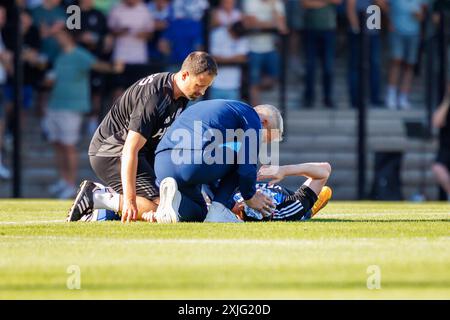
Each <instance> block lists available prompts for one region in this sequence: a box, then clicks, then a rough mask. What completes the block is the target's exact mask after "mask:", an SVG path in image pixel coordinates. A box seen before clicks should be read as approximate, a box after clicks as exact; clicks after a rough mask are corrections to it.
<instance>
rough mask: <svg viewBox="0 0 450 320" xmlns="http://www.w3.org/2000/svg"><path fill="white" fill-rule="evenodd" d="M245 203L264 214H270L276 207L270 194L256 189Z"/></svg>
mask: <svg viewBox="0 0 450 320" xmlns="http://www.w3.org/2000/svg"><path fill="white" fill-rule="evenodd" d="M245 203H246V204H247V205H248V206H249V207H250V208H252V209H255V210H257V211H259V212H261V213H262V214H263V215H264V216H266V217H267V216H270V215H271V214H272V212H273V209H275V205H274V204H273V202H272V199H270V198H269V197H268V196H266V195H265V194H263V193H262V191H261V190H256V193H255V195H254V196H253V197H252V198H251V199H249V200H246V201H245Z"/></svg>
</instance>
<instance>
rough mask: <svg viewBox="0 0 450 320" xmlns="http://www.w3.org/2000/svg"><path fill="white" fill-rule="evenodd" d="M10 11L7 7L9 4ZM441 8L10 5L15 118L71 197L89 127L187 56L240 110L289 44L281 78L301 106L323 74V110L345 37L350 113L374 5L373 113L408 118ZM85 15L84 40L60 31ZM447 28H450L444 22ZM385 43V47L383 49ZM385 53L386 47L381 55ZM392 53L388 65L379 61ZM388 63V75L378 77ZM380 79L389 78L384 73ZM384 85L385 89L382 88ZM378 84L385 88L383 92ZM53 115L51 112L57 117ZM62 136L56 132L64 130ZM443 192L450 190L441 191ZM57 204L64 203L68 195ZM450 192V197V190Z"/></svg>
mask: <svg viewBox="0 0 450 320" xmlns="http://www.w3.org/2000/svg"><path fill="white" fill-rule="evenodd" d="M11 2H12V1H11ZM449 2H450V1H447V0H436V1H435V0H211V1H207V0H146V1H144V0H75V1H74V0H16V3H18V4H19V5H20V6H21V7H22V8H23V11H22V12H21V16H20V23H21V28H22V34H23V52H22V58H23V62H24V86H23V107H24V111H23V119H22V121H23V122H24V123H26V118H27V113H28V112H29V110H31V109H33V110H34V111H35V112H36V113H37V114H38V115H39V116H40V117H41V118H42V120H43V121H42V130H43V133H44V134H45V136H46V138H47V139H48V140H49V141H51V142H53V143H54V145H55V151H56V154H57V156H58V157H59V159H60V160H61V161H60V163H61V165H60V166H61V168H60V172H61V175H62V179H61V181H59V182H58V183H59V186H58V183H57V184H56V185H55V188H54V190H59V189H61V185H62V184H63V183H65V184H66V185H70V186H74V185H75V179H76V177H75V176H76V166H77V164H76V156H75V153H76V151H75V146H76V144H77V143H78V140H79V136H80V127H81V123H82V122H83V119H84V118H87V121H86V123H87V126H86V127H87V132H89V133H90V134H92V133H93V132H94V130H95V129H96V127H97V125H98V121H99V120H100V119H101V117H102V115H103V114H104V112H106V111H107V110H105V107H104V106H105V105H106V106H109V105H110V103H111V101H113V100H114V99H115V98H116V97H118V96H119V95H120V94H121V93H122V92H123V91H124V90H125V89H126V88H127V87H128V86H129V85H130V84H132V83H133V82H135V81H136V80H137V79H139V78H140V77H142V76H145V75H146V74H148V73H153V72H159V71H175V70H177V69H178V68H179V67H180V64H181V62H182V61H183V60H184V58H185V57H186V56H187V55H188V54H189V53H190V52H192V51H195V50H208V51H209V52H210V53H211V54H212V55H213V56H214V57H215V58H216V59H217V62H218V63H219V65H220V72H219V76H218V77H217V79H216V81H215V82H214V84H213V86H212V88H211V89H210V90H209V96H208V97H209V98H226V99H244V100H247V101H249V102H250V103H251V104H253V105H256V104H258V103H260V102H261V101H260V100H261V98H260V97H261V95H260V93H261V91H263V90H268V89H271V88H273V87H274V86H275V85H276V84H277V81H278V79H279V77H280V72H281V70H280V58H281V56H280V46H281V45H283V44H286V43H285V42H281V39H282V37H280V36H285V37H284V38H285V39H286V38H287V39H288V42H287V43H288V44H289V50H288V51H289V56H290V57H289V58H288V68H287V69H288V72H296V71H298V72H299V73H301V75H302V78H303V81H299V82H300V83H301V85H302V102H301V103H299V107H302V108H312V107H314V106H317V105H318V102H317V101H316V100H317V94H316V92H315V88H316V82H317V78H318V77H317V76H316V74H317V69H319V68H320V69H321V88H322V94H321V96H322V99H323V100H322V101H320V105H322V106H325V107H327V108H335V107H336V100H335V97H334V92H333V91H334V90H333V89H334V87H335V72H336V66H335V64H336V63H335V60H336V59H335V58H336V55H337V52H336V51H337V47H338V34H345V37H344V38H345V39H346V40H345V41H346V43H345V46H344V48H345V51H346V55H347V57H348V63H346V65H347V82H348V86H347V87H348V95H349V101H350V104H351V107H355V108H356V107H357V105H358V92H359V91H360V84H361V79H360V74H359V66H358V61H359V58H358V56H359V54H360V37H359V35H360V33H361V31H362V30H361V26H363V27H364V26H365V24H364V23H362V21H361V17H369V14H367V12H366V11H367V8H368V7H369V6H371V5H377V6H378V7H379V8H380V9H381V13H382V25H381V29H372V30H368V29H367V30H364V31H365V32H366V33H367V45H368V50H367V54H368V56H367V59H368V67H369V72H368V75H369V91H368V99H369V100H370V101H369V102H370V105H372V106H378V107H383V106H385V107H386V108H389V109H393V110H395V109H409V108H411V103H410V98H409V96H410V92H411V91H412V90H413V88H412V83H413V77H414V68H415V66H416V64H417V63H418V61H419V57H420V48H421V39H423V34H424V33H423V30H424V21H425V17H426V15H427V14H429V15H430V16H432V17H433V19H432V22H433V24H435V25H437V24H439V19H440V17H441V16H440V15H438V14H436V12H437V10H443V11H447V12H448V11H450V5H449ZM71 5H77V6H79V8H80V9H81V20H80V22H81V24H80V29H74V30H68V28H67V24H66V23H67V19H68V17H69V16H70V15H71V14H72V13H73V11H70V13H67V12H66V9H67V8H68V7H69V6H71ZM11 12H12V11H11V7H10V6H8V5H4V6H1V5H0V31H1V32H0V35H1V37H0V177H1V178H8V177H10V172H9V170H8V169H7V168H6V167H5V166H4V165H2V158H1V155H2V153H1V150H3V141H4V139H3V136H4V133H5V132H6V137H7V138H6V140H8V136H9V131H10V128H9V127H8V125H5V123H6V124H8V121H6V122H5V121H4V120H5V119H8V117H10V116H11V112H12V101H13V86H12V83H13V82H12V79H13V77H14V70H13V68H12V66H13V54H12V51H13V47H14V42H15V38H16V37H15V32H14V30H13V29H12V21H11ZM448 24H450V23H448ZM384 38H386V41H382V39H384ZM383 46H386V48H384V47H383ZM386 53H388V54H386ZM386 57H387V59H389V68H386V67H385V66H387V65H388V64H387V62H388V61H385V60H384V59H385V58H386ZM387 70H388V72H387V74H385V73H386V72H384V71H387ZM386 78H387V79H386ZM383 84H385V85H383ZM55 111H58V112H55ZM62 127H63V128H62ZM449 188H450V187H449ZM67 190H68V191H67V192H66V193H65V194H60V197H62V198H64V197H70V196H72V193H73V192H72V191H71V190H69V189H67ZM449 192H450V191H449Z"/></svg>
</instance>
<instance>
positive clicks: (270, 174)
mask: <svg viewBox="0 0 450 320" xmlns="http://www.w3.org/2000/svg"><path fill="white" fill-rule="evenodd" d="M330 172H331V167H330V165H329V164H328V163H326V162H311V163H300V164H292V165H286V166H280V167H279V166H262V167H261V168H260V169H259V171H258V181H262V180H270V182H269V184H274V183H277V182H280V181H281V180H283V179H284V178H285V177H289V176H303V177H307V178H310V179H314V180H322V179H327V178H328V177H329V175H330Z"/></svg>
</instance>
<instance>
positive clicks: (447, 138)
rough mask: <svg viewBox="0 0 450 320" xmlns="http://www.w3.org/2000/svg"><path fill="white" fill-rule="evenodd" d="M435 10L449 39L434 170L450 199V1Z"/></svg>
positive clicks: (436, 119) (436, 116) (437, 119)
mask: <svg viewBox="0 0 450 320" xmlns="http://www.w3.org/2000/svg"><path fill="white" fill-rule="evenodd" d="M434 11H436V12H442V14H443V15H442V17H443V18H444V21H445V22H446V24H447V30H445V32H446V41H447V90H446V94H445V96H444V98H443V100H442V102H441V104H440V105H439V107H438V108H437V109H436V111H435V112H434V114H433V126H434V127H435V128H438V129H439V150H438V153H437V157H436V160H435V163H434V164H433V167H432V170H433V173H434V176H435V178H436V180H437V182H438V183H439V185H440V187H441V188H442V189H443V190H444V191H445V193H446V194H447V199H448V200H449V201H450V113H449V108H450V24H449V23H448V21H450V19H449V18H450V2H449V1H442V0H439V1H436V2H435V4H434ZM434 18H435V19H434V20H435V22H437V23H440V22H442V21H440V19H441V16H440V15H439V14H437V13H435V14H434Z"/></svg>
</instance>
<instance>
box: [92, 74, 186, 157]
mask: <svg viewBox="0 0 450 320" xmlns="http://www.w3.org/2000/svg"><path fill="white" fill-rule="evenodd" d="M173 77H174V74H173V73H169V72H165V73H157V74H152V75H150V76H148V77H145V78H143V79H141V80H139V81H137V82H136V83H134V84H133V85H132V86H131V87H129V88H128V89H127V90H126V91H125V92H124V93H123V94H122V95H121V96H120V97H119V98H118V99H117V100H116V101H115V102H114V104H113V106H112V108H111V110H110V111H109V112H108V114H107V115H106V116H105V118H104V119H103V121H102V123H101V124H100V126H99V127H98V128H97V131H96V132H95V134H94V137H93V138H92V141H91V144H90V146H89V155H90V156H101V157H120V156H121V155H122V149H123V145H124V144H125V140H126V138H127V134H128V130H132V131H135V132H138V133H140V134H141V135H142V136H143V137H144V138H146V139H147V143H146V144H145V146H144V147H143V148H142V149H141V150H140V151H139V154H141V155H145V156H147V157H150V158H153V157H154V151H155V149H156V146H157V145H158V143H159V141H160V140H161V138H162V136H163V135H164V133H165V132H166V130H167V129H168V128H169V127H170V125H171V124H172V122H173V121H174V120H175V118H176V117H177V116H178V115H179V114H180V113H181V112H182V111H183V110H184V109H185V108H186V106H187V104H188V102H189V101H188V99H187V98H184V97H183V98H179V99H177V100H174V98H173Z"/></svg>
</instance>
